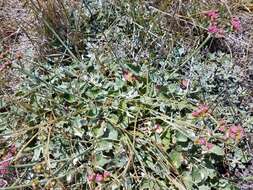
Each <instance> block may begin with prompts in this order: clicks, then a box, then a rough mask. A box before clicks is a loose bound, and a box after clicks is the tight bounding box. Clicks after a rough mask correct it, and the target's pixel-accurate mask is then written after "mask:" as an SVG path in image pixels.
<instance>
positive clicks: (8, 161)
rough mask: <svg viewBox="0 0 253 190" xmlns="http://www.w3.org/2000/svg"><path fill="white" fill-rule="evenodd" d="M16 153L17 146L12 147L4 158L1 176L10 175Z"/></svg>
mask: <svg viewBox="0 0 253 190" xmlns="http://www.w3.org/2000/svg"><path fill="white" fill-rule="evenodd" d="M15 152H16V147H15V145H12V146H11V147H10V148H9V150H8V153H7V154H6V155H5V156H4V157H3V158H2V161H0V175H6V174H9V173H10V170H9V166H10V165H11V158H12V157H13V156H14V154H15Z"/></svg>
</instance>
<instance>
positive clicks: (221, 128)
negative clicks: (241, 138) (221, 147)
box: [218, 125, 226, 132]
mask: <svg viewBox="0 0 253 190" xmlns="http://www.w3.org/2000/svg"><path fill="white" fill-rule="evenodd" d="M218 130H219V131H220V132H225V130H226V127H225V126H224V125H222V126H220V127H219V128H218Z"/></svg>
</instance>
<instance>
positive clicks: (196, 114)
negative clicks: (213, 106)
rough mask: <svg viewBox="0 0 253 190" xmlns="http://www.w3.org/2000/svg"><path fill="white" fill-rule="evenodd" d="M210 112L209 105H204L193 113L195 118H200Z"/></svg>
mask: <svg viewBox="0 0 253 190" xmlns="http://www.w3.org/2000/svg"><path fill="white" fill-rule="evenodd" d="M208 110H209V107H208V105H205V104H202V105H200V106H199V107H198V108H197V110H195V111H193V112H192V116H193V117H199V116H203V115H205V114H206V113H207V112H208Z"/></svg>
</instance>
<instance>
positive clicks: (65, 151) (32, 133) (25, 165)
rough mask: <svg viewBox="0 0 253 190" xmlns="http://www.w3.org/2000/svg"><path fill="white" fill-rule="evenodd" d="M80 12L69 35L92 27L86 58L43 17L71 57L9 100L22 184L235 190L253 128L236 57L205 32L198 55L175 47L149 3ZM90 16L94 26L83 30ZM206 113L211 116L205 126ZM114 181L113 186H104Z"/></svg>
mask: <svg viewBox="0 0 253 190" xmlns="http://www.w3.org/2000/svg"><path fill="white" fill-rule="evenodd" d="M57 2H58V1H57ZM59 2H61V1H59ZM62 2H63V1H62ZM63 3H64V2H63ZM65 6H66V8H69V7H68V6H69V5H67V4H66V5H65ZM78 6H80V7H79V9H74V10H75V11H73V10H72V9H71V8H70V9H69V10H70V13H68V14H67V15H68V17H67V18H68V19H67V20H68V22H70V23H68V24H66V25H67V26H76V27H81V26H82V28H79V29H80V32H81V33H82V35H83V36H82V37H80V39H81V41H82V43H83V44H85V46H84V45H83V46H81V50H82V51H79V50H76V49H75V47H74V46H75V45H76V44H74V45H73V44H71V42H70V40H69V38H68V37H66V38H65V37H64V36H61V35H56V34H59V33H60V32H59V31H57V29H56V28H54V27H53V26H55V25H53V24H52V23H49V22H48V21H47V20H45V19H49V18H50V16H48V15H47V16H46V17H42V18H40V19H42V21H44V24H45V26H44V27H45V28H47V29H48V30H47V31H46V34H45V35H47V34H48V33H49V35H48V39H50V40H52V41H49V47H56V48H55V49H57V51H58V52H60V53H61V54H60V58H59V57H58V58H55V59H51V60H49V59H48V57H50V55H49V56H48V57H47V59H44V60H40V61H36V62H35V63H33V65H32V66H31V68H29V69H27V68H23V67H20V66H18V65H17V66H15V68H16V69H17V70H19V72H20V73H21V75H22V76H23V77H24V78H25V80H24V82H23V83H22V84H20V86H19V89H18V91H16V92H15V94H14V95H13V96H12V98H11V99H8V98H6V97H5V98H3V99H2V101H1V104H0V106H1V107H0V110H1V111H0V113H1V114H0V119H1V128H0V129H1V138H3V139H4V140H5V141H7V140H8V141H11V142H13V143H14V142H15V145H16V147H17V154H16V155H15V159H14V162H13V164H12V165H11V166H10V167H12V168H15V170H16V173H15V174H12V175H17V176H18V177H20V180H18V181H17V182H16V183H15V184H20V185H23V184H25V186H33V187H34V188H44V187H45V188H48V189H50V188H55V189H56V188H61V189H64V188H68V189H81V188H83V189H94V188H101V189H200V190H201V189H211V188H214V189H235V186H234V183H233V180H232V178H229V176H230V175H231V173H232V170H233V169H234V168H235V167H236V164H235V163H237V162H247V161H248V160H249V157H248V154H247V152H246V151H245V149H244V146H243V145H244V141H243V140H242V139H243V138H244V137H245V136H244V134H241V133H240V134H239V132H238V131H236V132H235V133H236V134H235V136H236V138H231V130H230V127H231V126H232V125H242V126H243V127H244V129H245V131H246V130H248V129H249V130H250V128H249V126H250V125H251V124H252V121H251V120H250V113H249V109H250V105H244V104H243V103H242V99H247V98H248V97H249V93H250V92H249V89H248V88H247V87H246V86H243V81H241V79H240V77H239V75H238V73H240V68H239V67H237V66H234V64H233V60H232V59H231V56H230V55H229V54H227V53H224V52H220V51H217V52H214V53H210V52H208V47H207V46H208V40H209V39H210V38H213V37H212V36H210V35H208V34H207V33H206V31H205V30H204V31H202V32H201V33H200V35H198V36H197V37H196V38H197V41H196V46H195V47H193V48H192V49H187V48H186V44H185V43H183V42H182V41H180V40H178V41H176V42H174V41H173V42H172V40H173V39H172V38H171V37H170V31H166V30H165V29H164V28H166V23H164V22H163V21H164V19H165V18H166V17H165V16H164V15H161V14H160V13H159V12H157V11H151V10H150V6H148V5H147V4H146V3H141V1H140V2H139V1H127V2H125V1H100V2H95V1H82V2H80V4H79V5H78ZM76 10H78V11H76ZM36 11H37V12H38V9H36ZM71 11H72V12H71ZM37 12H36V13H37ZM79 13H80V14H84V16H85V19H83V20H81V21H80V22H79V23H78V24H80V25H75V24H74V23H76V22H77V20H76V17H75V14H77V15H78V14H79ZM37 16H40V15H39V14H38V15H37ZM78 18H79V19H80V18H83V17H82V16H80V17H78ZM49 20H50V19H49ZM40 21H41V20H40ZM52 22H53V21H52ZM66 22H67V21H66ZM72 22H73V23H72ZM82 22H83V23H82ZM82 24H85V25H84V26H83V25H82ZM73 30H74V31H76V30H77V29H76V28H75V29H73ZM68 32H70V33H71V31H68ZM67 36H68V35H67ZM84 47H85V48H84ZM66 54H68V57H66ZM59 60H60V61H59ZM202 104H206V105H208V106H207V110H206V111H203V110H200V112H199V113H201V114H200V116H198V117H194V115H193V114H192V112H193V111H194V110H197V109H199V105H202ZM202 112H203V113H202ZM222 119H223V121H225V123H221V120H222ZM220 127H225V129H224V130H220ZM10 134H11V135H10ZM201 139H202V140H201ZM241 140H242V141H241ZM104 172H110V176H109V177H107V178H102V179H101V178H100V179H98V176H99V177H102V174H103V173H104ZM93 174H96V177H95V176H94V178H93V176H92V175H93ZM21 176H22V178H21ZM88 179H90V180H88ZM31 180H32V182H31Z"/></svg>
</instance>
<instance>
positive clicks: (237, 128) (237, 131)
mask: <svg viewBox="0 0 253 190" xmlns="http://www.w3.org/2000/svg"><path fill="white" fill-rule="evenodd" d="M219 131H220V132H223V133H224V139H233V140H237V141H238V140H240V139H241V138H243V137H244V135H245V132H244V129H243V127H242V126H241V125H227V124H226V123H225V122H223V123H221V124H220V127H219Z"/></svg>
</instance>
